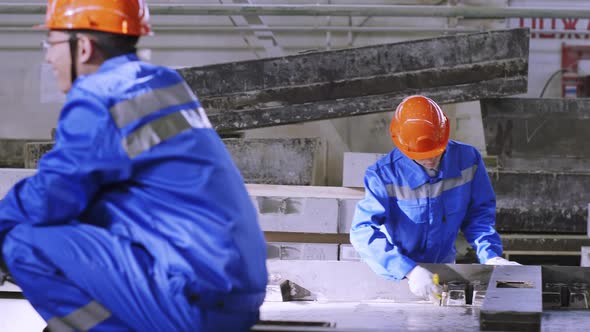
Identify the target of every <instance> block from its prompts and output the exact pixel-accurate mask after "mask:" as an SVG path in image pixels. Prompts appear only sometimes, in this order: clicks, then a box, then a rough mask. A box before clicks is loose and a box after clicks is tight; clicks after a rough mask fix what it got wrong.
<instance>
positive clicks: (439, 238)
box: [350, 141, 502, 280]
mask: <svg viewBox="0 0 590 332" xmlns="http://www.w3.org/2000/svg"><path fill="white" fill-rule="evenodd" d="M365 189H366V190H365V198H364V199H362V200H361V201H360V202H359V203H358V204H357V206H356V210H355V214H354V219H353V222H352V227H351V230H350V241H351V243H352V244H353V245H354V247H355V248H356V250H357V252H358V253H359V254H360V256H361V257H362V259H363V260H364V261H366V262H367V263H368V264H369V266H370V267H371V268H372V269H373V270H374V271H375V272H376V273H377V274H379V275H381V276H383V277H385V278H388V279H393V280H401V279H403V278H404V277H405V276H406V274H407V273H408V272H410V271H411V270H412V269H413V268H414V267H415V266H416V263H452V262H454V260H455V254H456V250H455V240H456V238H457V234H458V232H459V230H461V231H462V232H463V233H464V235H465V238H466V239H467V241H468V242H469V243H470V244H471V245H472V246H473V247H474V248H475V249H476V251H477V256H478V257H479V260H480V262H482V263H483V262H485V261H487V260H488V259H490V258H493V257H496V256H500V255H501V254H502V242H501V240H500V236H499V235H498V233H497V232H496V230H495V228H494V224H495V219H496V198H495V194H494V190H493V188H492V185H491V182H490V179H489V177H488V175H487V172H486V169H485V166H484V163H483V161H482V158H481V155H480V154H479V152H478V151H477V150H476V149H475V148H473V147H472V146H469V145H466V144H462V143H459V142H455V141H449V143H448V145H447V149H446V151H445V153H444V155H443V157H442V159H441V163H440V167H439V172H438V175H437V176H436V177H432V178H431V177H430V176H428V174H427V173H426V171H425V170H424V169H423V168H422V166H420V165H418V164H417V163H416V162H414V161H413V160H411V159H409V158H408V157H406V156H405V155H404V154H403V153H402V152H401V151H400V150H399V149H394V150H393V151H391V152H390V153H389V154H387V155H386V156H384V157H383V158H381V159H380V160H379V161H377V162H376V163H375V164H374V165H372V166H370V167H368V169H367V171H366V173H365Z"/></svg>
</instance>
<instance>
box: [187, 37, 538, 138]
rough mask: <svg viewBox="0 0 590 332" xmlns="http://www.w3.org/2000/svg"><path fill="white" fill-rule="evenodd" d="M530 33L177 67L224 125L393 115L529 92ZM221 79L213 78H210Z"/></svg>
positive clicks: (243, 126) (213, 118) (217, 125)
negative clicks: (417, 106) (432, 104)
mask: <svg viewBox="0 0 590 332" xmlns="http://www.w3.org/2000/svg"><path fill="white" fill-rule="evenodd" d="M528 44H529V32H528V30H525V29H512V30H503V31H489V32H485V33H474V34H458V35H449V36H441V37H435V38H431V39H421V40H412V41H405V42H401V43H395V44H386V45H377V46H368V47H360V48H351V49H344V50H336V51H326V52H317V53H310V54H301V55H294V56H288V57H281V58H266V59H260V60H252V61H241V62H234V63H227V64H218V65H211V66H205V67H194V68H184V69H181V70H179V72H180V74H181V75H182V76H184V78H185V79H186V81H187V82H188V84H189V85H190V86H191V88H192V89H193V90H194V91H195V92H196V93H197V95H199V97H200V98H201V101H202V103H203V105H204V107H205V109H207V110H208V111H209V115H210V117H209V118H210V120H211V123H213V124H214V126H215V128H217V129H218V130H222V131H223V130H230V131H231V130H241V129H248V128H257V127H265V126H276V125H283V124H288V123H298V122H303V121H312V120H320V119H328V118H337V117H345V116H352V115H359V114H368V113H375V112H387V111H390V110H391V109H392V105H396V104H397V103H398V102H399V101H401V99H402V98H403V97H405V96H407V95H408V94H413V93H415V92H416V91H420V93H423V94H426V95H428V96H430V97H432V98H434V99H435V100H436V101H437V102H440V103H454V102H461V101H468V100H479V99H481V98H483V97H487V98H493V97H498V96H504V95H510V94H517V93H521V92H526V87H527V74H528V53H529V47H528ZM212 82H215V83H212Z"/></svg>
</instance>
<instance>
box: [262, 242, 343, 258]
mask: <svg viewBox="0 0 590 332" xmlns="http://www.w3.org/2000/svg"><path fill="white" fill-rule="evenodd" d="M267 259H281V260H289V259H297V260H320V261H322V260H334V261H335V260H337V259H338V244H334V243H290V242H269V243H267Z"/></svg>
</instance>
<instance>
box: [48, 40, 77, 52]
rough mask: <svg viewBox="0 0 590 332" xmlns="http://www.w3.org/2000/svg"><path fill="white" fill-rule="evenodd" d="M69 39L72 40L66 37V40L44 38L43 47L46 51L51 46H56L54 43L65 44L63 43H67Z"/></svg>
mask: <svg viewBox="0 0 590 332" xmlns="http://www.w3.org/2000/svg"><path fill="white" fill-rule="evenodd" d="M69 41H70V39H65V40H58V41H49V40H47V39H43V40H42V41H41V48H43V50H45V51H46V50H48V49H49V48H51V47H52V46H54V45H57V44H63V43H67V42H69Z"/></svg>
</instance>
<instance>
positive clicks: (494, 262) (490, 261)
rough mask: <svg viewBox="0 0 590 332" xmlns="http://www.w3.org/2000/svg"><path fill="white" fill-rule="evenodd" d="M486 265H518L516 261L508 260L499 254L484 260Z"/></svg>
mask: <svg viewBox="0 0 590 332" xmlns="http://www.w3.org/2000/svg"><path fill="white" fill-rule="evenodd" d="M485 264H486V265H520V264H519V263H517V262H513V261H509V260H507V259H504V258H502V257H500V256H497V257H494V258H490V259H488V260H487V261H486V262H485Z"/></svg>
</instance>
